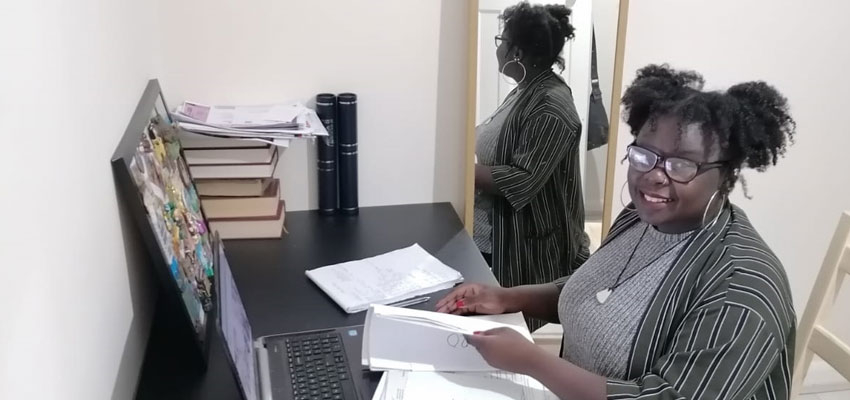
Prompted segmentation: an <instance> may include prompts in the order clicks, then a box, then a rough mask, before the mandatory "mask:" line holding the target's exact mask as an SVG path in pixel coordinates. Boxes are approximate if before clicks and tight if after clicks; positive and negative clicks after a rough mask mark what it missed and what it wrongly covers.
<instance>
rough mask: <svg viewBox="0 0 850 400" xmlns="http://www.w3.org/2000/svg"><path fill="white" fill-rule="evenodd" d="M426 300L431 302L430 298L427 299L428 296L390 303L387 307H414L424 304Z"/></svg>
mask: <svg viewBox="0 0 850 400" xmlns="http://www.w3.org/2000/svg"><path fill="white" fill-rule="evenodd" d="M428 300H431V298H430V297H428V296H423V297H414V298H412V299H407V300H402V301H399V302H395V303H390V304H389V305H391V306H393V307H410V306H415V305H417V304H422V303H424V302H426V301H428Z"/></svg>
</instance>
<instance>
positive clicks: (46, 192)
mask: <svg viewBox="0 0 850 400" xmlns="http://www.w3.org/2000/svg"><path fill="white" fill-rule="evenodd" d="M152 17H153V12H152V10H151V8H150V5H148V4H147V2H144V1H141V0H79V1H74V2H68V1H61V0H58V1H38V2H35V1H18V2H3V4H2V5H0V60H2V62H0V135H2V145H0V193H2V194H0V221H2V222H0V250H2V251H0V270H2V272H0V398H3V399H106V398H110V397H113V398H118V399H126V398H130V397H132V392H133V390H134V387H135V379H136V375H137V374H138V368H139V364H140V362H141V356H142V351H143V345H144V343H145V342H146V340H147V338H146V335H147V332H148V325H149V321H150V314H149V311H150V309H149V307H148V305H149V304H150V293H148V292H147V290H146V288H147V287H149V285H148V283H149V282H148V281H147V279H146V278H147V273H146V272H140V271H143V270H142V269H140V268H141V266H140V265H139V260H140V259H139V257H138V254H139V253H138V250H139V249H138V246H137V245H136V244H135V242H134V241H133V235H132V234H131V233H132V231H130V233H128V234H126V237H127V238H128V239H129V242H125V239H124V238H123V237H125V234H124V233H123V232H122V227H121V226H122V224H121V222H120V220H121V218H122V217H121V216H120V212H119V207H118V201H117V198H116V193H115V187H114V183H113V178H112V172H111V169H110V166H109V160H110V157H111V155H112V152H113V150H114V148H115V146H116V144H117V142H118V140H119V138H120V137H121V135H122V134H123V132H124V128H125V127H126V124H127V121H128V119H129V117H130V115H131V114H132V112H133V110H134V109H135V106H136V102H137V101H138V98H139V96H140V95H141V93H142V90H143V89H144V87H145V84H146V81H147V80H148V78H149V77H151V76H152V72H153V69H154V64H155V63H154V62H153V61H152V55H153V48H152V45H151V43H152V41H151V36H152V35H153V34H152V33H151V32H152V29H151V21H152V20H153V18H152ZM125 225H129V224H125ZM129 226H130V228H131V229H132V226H131V225H129ZM125 243H128V244H129V246H125ZM137 267H139V268H137Z"/></svg>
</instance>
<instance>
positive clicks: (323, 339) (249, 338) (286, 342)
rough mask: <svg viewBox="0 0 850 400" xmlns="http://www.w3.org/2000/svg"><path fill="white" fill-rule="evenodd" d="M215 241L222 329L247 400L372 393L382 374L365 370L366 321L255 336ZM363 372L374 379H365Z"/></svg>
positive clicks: (356, 397)
mask: <svg viewBox="0 0 850 400" xmlns="http://www.w3.org/2000/svg"><path fill="white" fill-rule="evenodd" d="M213 244H214V246H215V247H216V248H215V249H214V256H215V258H216V260H215V262H214V266H215V268H216V270H215V282H216V283H215V285H216V293H217V296H216V298H217V303H218V309H217V311H218V312H217V314H218V318H217V319H218V329H219V333H220V335H221V339H222V342H223V343H224V348H225V349H224V350H225V353H226V356H227V359H228V362H229V364H230V368H231V370H232V371H233V376H234V377H235V379H236V382H237V384H238V385H239V390H240V392H241V393H242V397H243V399H244V400H258V399H262V400H280V399H287V400H288V399H294V400H303V399H310V400H313V399H317V400H343V399H344V400H367V399H369V398H370V397H371V395H370V392H371V389H374V388H369V387H365V386H373V384H371V383H369V381H376V380H377V377H375V376H372V375H374V374H370V373H367V372H363V371H362V367H361V360H360V350H361V346H362V337H361V336H362V334H363V326H362V325H360V326H354V327H347V328H335V329H327V330H318V331H308V332H297V333H286V334H280V335H270V336H263V337H259V338H257V339H254V336H253V334H252V333H251V325H250V323H249V322H248V316H247V314H246V313H245V307H244V306H243V304H242V299H241V297H240V296H239V290H238V289H237V287H236V282H235V281H234V280H233V274H232V273H231V270H230V265H229V264H228V263H227V258H226V257H225V255H224V246H223V244H222V242H221V240H219V238H218V236H217V235H216V237H215V240H214V241H213ZM352 372H354V374H352ZM364 374H365V375H364ZM364 376H365V377H367V378H370V379H368V380H364ZM378 376H379V375H378Z"/></svg>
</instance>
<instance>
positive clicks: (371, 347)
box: [362, 305, 556, 400]
mask: <svg viewBox="0 0 850 400" xmlns="http://www.w3.org/2000/svg"><path fill="white" fill-rule="evenodd" d="M497 327H508V328H511V329H515V330H517V331H518V332H520V333H522V335H523V336H525V337H526V338H527V339H528V340H529V341H531V340H532V339H531V333H530V332H529V331H528V328H527V327H526V325H525V321H524V319H523V318H522V314H521V313H515V314H505V315H489V316H477V317H461V316H457V315H448V314H440V313H435V312H430V311H422V310H411V309H406V308H398V307H387V306H380V305H375V306H372V307H371V308H370V309H369V312H368V314H367V315H366V324H365V327H364V329H363V350H362V352H363V356H362V357H363V360H362V364H363V365H364V366H367V367H369V369H371V370H373V371H386V372H385V373H384V375H383V377H382V378H381V381H380V383H379V385H378V388H377V390H376V392H375V395H374V397H373V400H416V399H435V398H440V399H455V400H461V399H469V400H477V399H482V400H483V399H526V400H550V399H555V398H556V397H555V396H554V395H553V394H552V393H551V392H550V391H549V390H547V389H546V388H545V387H544V386H543V385H542V384H541V383H540V382H538V381H537V380H535V379H533V378H531V377H529V376H525V375H519V374H514V373H509V372H505V371H498V370H495V369H494V368H493V367H491V366H490V365H488V364H487V362H486V361H484V359H483V358H482V357H481V355H480V354H479V353H478V351H477V350H476V349H475V348H474V347H472V346H470V345H469V344H467V343H466V340H465V338H464V335H468V334H472V333H473V332H475V331H484V330H488V329H493V328H497ZM438 371H439V372H438Z"/></svg>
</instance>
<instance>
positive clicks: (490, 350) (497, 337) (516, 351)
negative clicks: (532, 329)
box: [466, 327, 544, 375]
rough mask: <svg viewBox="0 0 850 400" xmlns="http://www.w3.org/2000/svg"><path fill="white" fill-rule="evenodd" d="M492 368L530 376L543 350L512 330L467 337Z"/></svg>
mask: <svg viewBox="0 0 850 400" xmlns="http://www.w3.org/2000/svg"><path fill="white" fill-rule="evenodd" d="M466 341H467V343H469V344H471V345H472V346H474V347H475V348H476V349H478V352H479V353H481V356H483V357H484V360H485V361H487V363H488V364H490V366H492V367H494V368H498V369H501V370H505V371H510V372H517V373H520V374H525V375H529V374H530V372H531V370H532V369H533V367H534V364H535V362H536V361H537V360H539V358H540V357H541V355H544V353H543V349H542V348H541V347H540V346H538V345H536V344H534V343H532V342H531V341H529V340H528V339H526V338H525V337H524V336H522V334H521V333H519V332H517V331H516V330H514V329H511V328H506V327H503V328H496V329H491V330H489V331H484V332H476V333H475V334H474V335H467V336H466Z"/></svg>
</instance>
